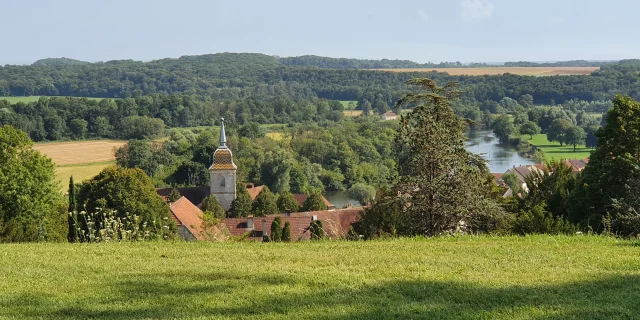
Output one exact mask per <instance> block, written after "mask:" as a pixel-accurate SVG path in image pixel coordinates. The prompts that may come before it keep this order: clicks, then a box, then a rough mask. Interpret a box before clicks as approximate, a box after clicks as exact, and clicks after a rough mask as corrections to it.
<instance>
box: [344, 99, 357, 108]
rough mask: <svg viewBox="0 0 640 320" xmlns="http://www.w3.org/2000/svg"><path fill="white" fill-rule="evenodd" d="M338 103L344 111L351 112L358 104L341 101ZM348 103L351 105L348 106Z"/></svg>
mask: <svg viewBox="0 0 640 320" xmlns="http://www.w3.org/2000/svg"><path fill="white" fill-rule="evenodd" d="M352 102H353V103H352ZM340 103H341V104H342V106H343V107H344V109H345V110H352V109H353V108H355V105H356V104H358V101H349V100H341V101H340ZM350 103H352V106H349V104H350Z"/></svg>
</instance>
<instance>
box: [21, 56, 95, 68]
mask: <svg viewBox="0 0 640 320" xmlns="http://www.w3.org/2000/svg"><path fill="white" fill-rule="evenodd" d="M86 64H89V62H86V61H80V60H76V59H69V58H64V57H62V58H46V59H40V60H38V61H36V62H34V63H32V64H31V65H32V66H76V65H86Z"/></svg>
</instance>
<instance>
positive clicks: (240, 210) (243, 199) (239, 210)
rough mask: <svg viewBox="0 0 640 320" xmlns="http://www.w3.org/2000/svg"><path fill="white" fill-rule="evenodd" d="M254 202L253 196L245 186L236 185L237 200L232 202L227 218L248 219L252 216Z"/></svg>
mask: <svg viewBox="0 0 640 320" xmlns="http://www.w3.org/2000/svg"><path fill="white" fill-rule="evenodd" d="M252 203H253V201H252V200H251V196H250V195H249V192H248V191H247V188H245V186H244V184H242V183H238V184H237V185H236V198H235V200H233V201H232V202H231V207H230V208H229V212H227V216H228V217H230V218H240V217H247V216H249V215H250V214H251V207H252Z"/></svg>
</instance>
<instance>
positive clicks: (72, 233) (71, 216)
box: [67, 176, 78, 242]
mask: <svg viewBox="0 0 640 320" xmlns="http://www.w3.org/2000/svg"><path fill="white" fill-rule="evenodd" d="M76 210H77V206H76V186H75V184H74V183H73V176H71V177H69V209H68V212H69V213H68V214H67V223H68V225H69V231H68V233H67V240H68V241H69V242H76V241H78V229H77V227H76V214H75V211H76Z"/></svg>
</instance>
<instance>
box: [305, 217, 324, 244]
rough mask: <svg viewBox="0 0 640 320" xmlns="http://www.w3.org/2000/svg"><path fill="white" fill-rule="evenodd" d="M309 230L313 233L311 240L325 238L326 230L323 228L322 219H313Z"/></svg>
mask: <svg viewBox="0 0 640 320" xmlns="http://www.w3.org/2000/svg"><path fill="white" fill-rule="evenodd" d="M309 232H310V233H311V240H319V239H322V238H324V230H323V229H322V221H320V220H312V221H311V224H310V225H309Z"/></svg>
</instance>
